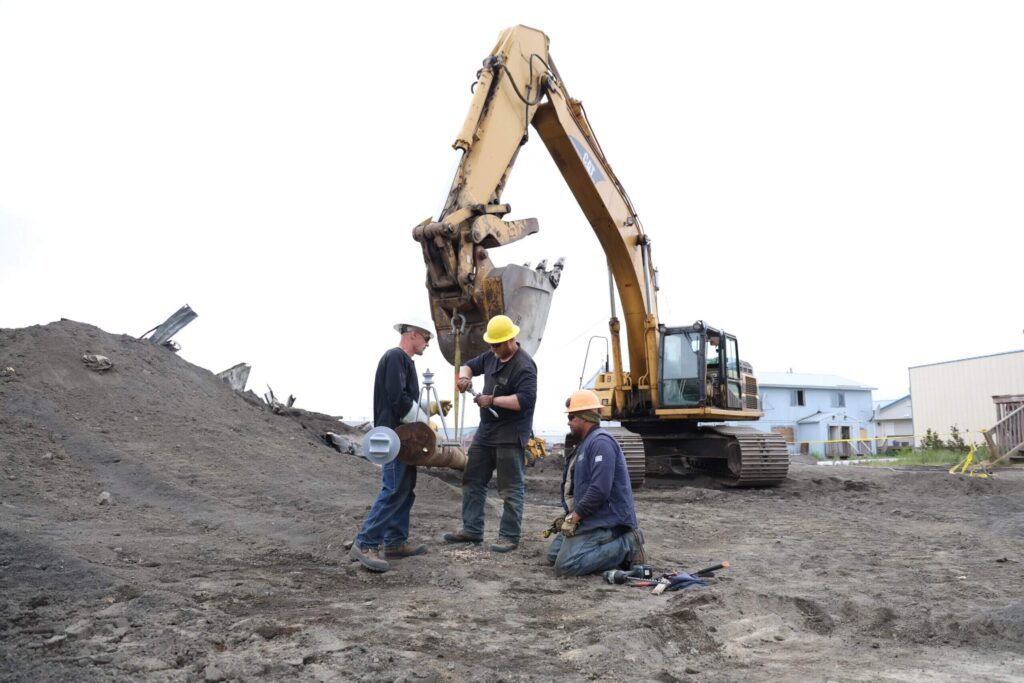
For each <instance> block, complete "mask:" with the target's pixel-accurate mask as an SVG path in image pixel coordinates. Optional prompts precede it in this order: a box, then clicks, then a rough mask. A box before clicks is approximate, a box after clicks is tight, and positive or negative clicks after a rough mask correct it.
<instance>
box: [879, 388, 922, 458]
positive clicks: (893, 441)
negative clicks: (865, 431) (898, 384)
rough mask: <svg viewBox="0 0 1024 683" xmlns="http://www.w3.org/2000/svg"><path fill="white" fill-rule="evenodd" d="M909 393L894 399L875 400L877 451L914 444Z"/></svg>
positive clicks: (912, 417)
mask: <svg viewBox="0 0 1024 683" xmlns="http://www.w3.org/2000/svg"><path fill="white" fill-rule="evenodd" d="M913 410H914V408H913V404H912V403H911V401H910V394H907V395H906V396H904V397H903V398H898V399H896V400H895V401H875V416H874V418H873V419H874V423H875V438H876V442H875V443H876V448H877V449H878V450H879V451H888V450H894V449H898V448H903V447H910V448H912V447H913V446H914V413H913Z"/></svg>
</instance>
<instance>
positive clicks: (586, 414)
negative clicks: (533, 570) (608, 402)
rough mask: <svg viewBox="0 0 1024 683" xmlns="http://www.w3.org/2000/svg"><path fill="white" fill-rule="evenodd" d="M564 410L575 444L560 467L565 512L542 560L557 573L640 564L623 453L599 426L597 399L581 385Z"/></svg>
mask: <svg viewBox="0 0 1024 683" xmlns="http://www.w3.org/2000/svg"><path fill="white" fill-rule="evenodd" d="M565 412H566V413H568V414H569V431H570V432H571V433H572V435H573V436H574V437H575V438H576V439H577V441H578V444H579V445H578V446H577V447H576V450H575V451H574V452H573V453H571V454H570V455H568V456H567V457H566V461H565V466H564V468H563V470H562V488H561V492H562V508H563V509H564V510H565V514H564V515H561V516H560V517H559V518H558V519H556V520H555V521H554V523H553V526H554V527H555V529H556V530H557V531H558V532H559V533H558V535H557V536H555V539H554V540H553V541H552V542H551V545H550V546H549V548H548V555H547V559H548V562H549V563H551V564H552V565H554V567H555V573H557V574H559V575H560V576H584V575H586V574H595V573H597V572H603V571H606V570H608V569H619V568H622V569H629V568H630V566H632V565H634V564H644V563H646V554H645V552H644V537H643V532H641V531H640V528H639V525H638V524H637V521H636V510H635V506H634V503H633V489H632V485H631V483H630V481H629V470H628V469H627V467H626V456H625V454H623V452H622V447H621V446H619V442H618V441H616V440H615V437H613V436H612V435H611V434H609V433H608V432H607V431H605V430H604V429H603V428H602V427H601V399H600V398H598V396H597V394H595V393H594V392H593V391H590V390H589V389H581V390H580V391H577V392H575V393H574V394H573V395H572V396H571V397H570V398H569V401H568V402H567V404H566V411H565Z"/></svg>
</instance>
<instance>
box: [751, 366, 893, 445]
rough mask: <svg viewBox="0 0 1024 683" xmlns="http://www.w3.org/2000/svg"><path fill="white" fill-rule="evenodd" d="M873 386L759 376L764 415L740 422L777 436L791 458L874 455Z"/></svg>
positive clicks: (803, 376)
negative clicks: (797, 456)
mask: <svg viewBox="0 0 1024 683" xmlns="http://www.w3.org/2000/svg"><path fill="white" fill-rule="evenodd" d="M873 388H874V387H869V386H867V385H866V384H861V383H860V382H855V381H853V380H850V379H845V378H843V377H837V376H836V375H812V374H806V373H798V372H785V373H783V372H759V373H758V374H757V391H758V394H759V397H760V404H761V405H760V408H761V411H762V412H764V417H762V418H761V419H760V420H758V421H757V422H746V423H744V424H745V425H747V426H751V427H755V428H757V429H761V430H763V431H771V432H776V433H778V434H781V435H782V437H783V438H784V439H785V440H786V442H787V443H789V444H790V453H793V454H795V453H811V454H816V455H829V456H840V457H846V456H849V455H867V454H870V453H872V452H874V448H873V439H874V436H875V425H874V423H873V422H872V419H871V418H872V416H873V415H874V410H873V408H872V405H871V391H872V389H873Z"/></svg>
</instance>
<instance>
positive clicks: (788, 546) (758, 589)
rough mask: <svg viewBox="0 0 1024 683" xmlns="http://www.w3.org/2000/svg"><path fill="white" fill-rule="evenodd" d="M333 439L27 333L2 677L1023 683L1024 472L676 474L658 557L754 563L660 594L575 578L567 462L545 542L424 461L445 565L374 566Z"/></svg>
mask: <svg viewBox="0 0 1024 683" xmlns="http://www.w3.org/2000/svg"><path fill="white" fill-rule="evenodd" d="M85 353H98V354H102V355H105V356H108V357H109V358H111V360H112V361H113V362H114V368H113V369H112V370H110V371H109V372H106V373H98V372H95V371H92V370H89V369H88V368H86V367H85V365H84V364H83V363H82V362H81V360H80V358H81V356H82V355H83V354H85ZM4 368H13V373H12V372H10V371H4V370H3V369H4ZM339 374H341V371H340V370H339ZM304 425H305V426H304ZM320 427H321V425H319V424H315V425H311V424H307V423H304V421H303V420H302V419H301V418H296V417H287V416H280V415H274V414H273V413H271V412H270V411H269V410H268V409H267V408H266V407H265V406H261V405H259V404H257V403H255V402H252V401H247V400H246V399H245V398H243V397H242V396H241V395H240V394H238V393H235V392H232V391H231V390H230V389H229V388H228V387H227V386H226V385H225V384H223V383H222V382H220V381H219V380H217V379H216V378H215V377H214V376H213V375H212V374H211V373H210V372H207V371H206V370H203V369H201V368H197V367H195V366H192V365H190V364H188V363H187V362H185V361H184V360H182V359H180V358H178V357H177V356H175V355H174V354H173V353H171V352H169V351H167V350H166V349H162V348H157V347H154V346H152V345H150V344H148V343H146V342H140V341H137V340H134V339H132V338H130V337H126V336H116V335H111V334H108V333H106V332H104V331H102V330H99V329H97V328H95V327H91V326H89V325H84V324H81V323H75V322H71V321H61V322H59V323H53V324H50V325H46V326H40V327H32V328H26V329H19V330H0V569H2V572H0V679H2V680H5V681H7V680H18V681H23V680H24V681H37V680H77V681H89V680H142V679H145V680H153V681H163V680H169V681H170V680H173V681H178V680H186V681H192V680H205V681H222V680H252V679H259V678H264V679H291V680H327V681H330V680H343V681H348V680H365V681H385V680H404V681H421V680H422V681H450V680H481V679H489V680H492V681H519V680H541V681H544V680H560V681H576V680H607V681H622V680H654V681H677V680H693V681H701V680H707V681H734V680H740V679H743V680H746V681H769V680H770V681H777V680H798V681H877V680H886V681H934V680H965V679H978V680H989V681H1010V680H1024V599H1022V597H1021V596H1022V595H1024V588H1022V587H1021V578H1022V572H1021V566H1022V565H1021V561H1022V560H1024V496H1022V495H1021V494H1022V492H1024V472H1021V471H1019V470H1013V471H1000V472H999V473H998V474H997V475H996V476H995V477H993V478H990V479H986V480H979V479H962V478H956V477H953V476H950V475H948V474H946V473H945V472H944V471H941V470H938V469H934V470H929V469H920V470H915V471H893V470H890V469H870V470H869V469H865V468H856V469H855V468H849V467H847V468H823V467H815V466H810V465H801V464H794V466H793V468H792V473H791V478H790V479H789V480H788V481H787V482H786V483H785V484H784V485H783V486H781V487H779V488H776V489H771V490H739V491H731V490H719V489H718V488H716V487H715V486H714V485H713V484H710V483H708V482H706V481H702V480H700V479H696V478H695V479H682V480H679V479H676V480H653V481H651V482H650V484H649V485H648V487H647V488H646V489H644V490H643V491H641V492H639V493H638V495H637V507H638V510H637V512H638V516H639V518H640V520H641V523H642V525H643V527H644V529H645V531H646V534H647V540H648V551H649V553H650V555H651V558H652V562H653V564H654V565H655V567H656V568H657V569H658V570H659V571H672V570H691V571H692V570H696V569H698V568H700V567H702V566H706V565H708V564H713V563H714V562H717V561H720V560H723V559H728V560H730V561H731V562H732V565H733V566H732V568H731V569H729V570H727V571H725V572H722V573H720V574H719V575H718V577H717V578H716V579H714V580H713V581H712V583H711V585H709V586H708V587H706V588H694V589H688V590H686V591H682V592H676V593H666V594H664V595H661V596H653V595H651V594H650V593H649V591H648V590H645V589H640V588H632V587H625V586H612V585H608V584H606V583H605V582H603V580H602V579H601V578H600V577H584V578H578V579H556V578H554V576H553V575H552V574H551V570H550V569H549V568H548V567H547V566H546V565H545V563H544V549H545V547H546V541H544V540H543V539H542V538H541V535H540V532H541V531H542V530H543V529H544V528H545V526H546V525H547V523H548V522H549V520H550V519H551V518H552V517H553V516H554V514H555V513H556V511H557V504H558V495H557V479H558V471H557V465H556V463H545V464H542V465H540V466H539V467H536V468H533V469H531V470H529V476H528V479H527V496H528V499H527V508H526V520H525V528H526V530H527V531H528V535H527V537H526V540H525V541H524V543H523V545H522V546H521V547H520V550H519V551H518V552H515V553H510V554H508V555H496V554H493V553H490V552H489V551H487V550H486V546H484V547H480V548H468V549H467V548H463V549H454V548H449V547H445V546H443V545H442V544H440V543H438V542H437V539H438V538H439V536H440V535H441V534H442V533H443V532H444V531H447V530H451V529H455V528H456V527H457V526H458V519H459V509H460V507H459V506H460V493H459V490H458V485H457V482H458V479H457V475H456V474H455V473H454V472H451V471H447V470H440V471H435V470H423V471H422V472H421V476H420V479H419V485H418V487H417V501H416V505H415V507H414V509H413V539H414V540H425V541H428V542H429V543H430V544H431V551H430V554H428V555H426V556H423V557H417V558H409V559H405V560H400V561H398V562H397V563H396V565H395V569H394V570H392V571H391V572H389V573H387V574H383V575H374V574H370V573H368V572H366V571H364V570H362V569H360V568H359V566H358V565H356V564H352V563H350V562H348V561H347V559H346V555H345V549H344V547H343V546H344V543H345V542H346V541H348V540H350V539H351V538H352V537H353V536H354V534H355V531H356V530H357V527H358V525H359V524H360V522H361V521H362V519H363V517H364V515H365V513H366V510H367V508H368V506H369V504H370V503H371V502H372V500H373V497H374V495H375V494H376V491H377V488H378V484H377V482H378V469H377V468H376V467H374V466H373V465H370V464H368V463H366V462H365V461H363V460H362V459H360V458H358V457H355V456H352V455H345V454H340V453H337V452H335V451H334V450H332V449H330V448H328V447H327V446H326V445H324V444H323V442H322V441H321V440H320V438H319V435H320ZM103 492H107V493H109V496H110V499H109V502H101V494H102V493H103ZM493 502H494V505H493V507H492V508H491V510H490V515H491V516H490V517H489V519H488V524H489V535H493V534H494V530H495V529H496V525H497V518H498V515H499V504H500V502H499V501H497V499H494V501H493Z"/></svg>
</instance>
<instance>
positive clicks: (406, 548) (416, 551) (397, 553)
mask: <svg viewBox="0 0 1024 683" xmlns="http://www.w3.org/2000/svg"><path fill="white" fill-rule="evenodd" d="M427 552H428V551H427V544H426V543H420V544H419V545H412V544H411V543H403V544H402V545H386V546H384V557H385V558H387V559H389V560H390V559H392V558H394V559H398V558H400V557H413V556H414V555H426V554H427Z"/></svg>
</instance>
